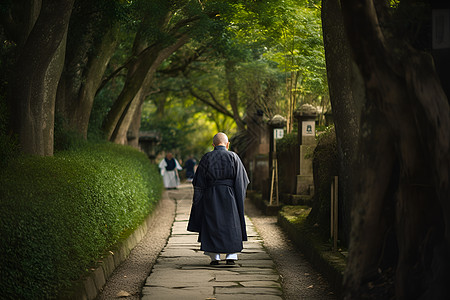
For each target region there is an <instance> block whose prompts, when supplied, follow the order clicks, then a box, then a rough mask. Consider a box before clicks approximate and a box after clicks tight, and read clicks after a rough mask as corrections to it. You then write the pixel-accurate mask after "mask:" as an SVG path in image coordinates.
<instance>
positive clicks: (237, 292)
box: [215, 287, 282, 298]
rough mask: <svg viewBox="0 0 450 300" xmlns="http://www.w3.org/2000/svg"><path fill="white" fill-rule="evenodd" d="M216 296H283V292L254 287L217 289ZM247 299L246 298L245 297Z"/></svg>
mask: <svg viewBox="0 0 450 300" xmlns="http://www.w3.org/2000/svg"><path fill="white" fill-rule="evenodd" d="M215 294H216V295H219V294H234V295H246V294H251V295H278V296H281V294H282V292H281V290H279V289H275V288H263V287H261V288H258V287H256V288H254V287H217V288H216V289H215ZM243 298H245V297H243Z"/></svg>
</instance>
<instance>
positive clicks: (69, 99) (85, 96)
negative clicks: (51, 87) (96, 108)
mask: <svg viewBox="0 0 450 300" xmlns="http://www.w3.org/2000/svg"><path fill="white" fill-rule="evenodd" d="M80 13H83V12H80ZM92 19H93V18H92ZM82 25H83V26H84V27H83V30H81V29H76V33H81V36H80V35H76V34H74V35H72V36H70V37H69V38H71V43H70V45H71V49H68V51H70V52H69V53H68V54H67V56H66V64H65V69H64V71H63V76H61V80H60V82H59V86H58V94H57V102H56V110H57V112H58V113H60V114H61V115H62V116H63V118H64V121H65V126H66V127H67V129H69V130H71V131H74V132H78V133H79V134H80V135H81V136H82V137H84V138H85V139H86V138H87V130H88V125H89V117H90V114H91V110H92V105H93V102H94V97H95V94H96V92H97V89H98V87H99V85H100V83H101V80H102V76H103V75H104V72H105V70H106V67H107V65H108V62H109V60H110V59H111V57H112V55H113V54H114V50H115V48H116V45H117V43H118V38H117V36H118V26H113V27H111V28H109V29H106V30H107V31H106V33H104V34H102V35H101V36H100V37H99V36H98V34H96V32H95V30H97V29H96V28H95V27H96V26H98V25H99V22H97V21H96V20H95V19H93V20H92V22H91V23H89V24H82ZM81 62H83V63H81Z"/></svg>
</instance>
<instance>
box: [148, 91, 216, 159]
mask: <svg viewBox="0 0 450 300" xmlns="http://www.w3.org/2000/svg"><path fill="white" fill-rule="evenodd" d="M167 99H169V100H168V103H167V104H166V106H167V110H166V112H165V115H164V117H160V116H157V115H156V111H155V107H154V105H153V103H151V102H148V103H146V104H145V105H144V109H143V113H142V119H141V130H142V131H156V132H158V133H159V135H160V137H161V140H160V142H159V143H158V145H157V148H156V153H157V154H158V153H161V152H164V151H171V152H172V153H174V154H175V155H176V156H177V157H178V158H183V159H184V158H187V157H189V156H190V155H194V156H195V157H197V158H199V157H201V156H202V155H203V154H204V153H205V152H207V151H208V150H210V145H211V142H212V137H213V135H214V134H215V133H217V129H216V128H215V127H214V126H213V124H212V122H211V121H210V120H209V119H208V113H207V112H205V110H203V111H202V110H201V109H199V108H198V107H196V106H195V104H194V102H193V101H184V102H183V101H180V100H181V99H178V98H176V97H170V96H169V97H167Z"/></svg>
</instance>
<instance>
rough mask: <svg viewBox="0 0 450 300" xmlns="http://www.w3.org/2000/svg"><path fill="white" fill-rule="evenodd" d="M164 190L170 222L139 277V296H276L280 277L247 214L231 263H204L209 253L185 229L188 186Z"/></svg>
mask: <svg viewBox="0 0 450 300" xmlns="http://www.w3.org/2000/svg"><path fill="white" fill-rule="evenodd" d="M168 193H169V197H171V198H174V199H175V200H176V203H177V209H176V217H175V222H174V223H173V226H172V233H171V235H170V237H169V240H168V242H167V245H166V246H165V248H164V249H163V251H162V252H161V254H160V256H159V257H158V259H157V261H156V263H155V265H154V266H153V269H152V272H151V273H150V276H149V277H148V278H147V280H146V282H145V285H144V287H143V289H142V298H141V299H143V300H150V299H158V300H165V299H170V300H172V299H183V300H189V299H195V300H198V299H210V300H212V299H217V300H228V299H230V300H231V299H233V300H234V299H246V300H253V299H254V300H256V299H257V300H281V299H282V291H281V286H280V277H279V275H278V273H277V271H276V269H275V265H274V263H273V261H272V260H271V258H270V256H269V255H268V254H267V253H266V251H265V250H264V248H263V247H262V240H261V238H260V237H259V235H258V233H257V232H256V231H255V229H254V226H253V224H252V222H251V220H250V219H248V218H246V222H247V233H248V237H249V238H248V241H247V242H244V250H243V252H242V253H241V254H240V255H239V260H238V261H237V264H236V265H235V266H227V265H225V264H224V262H221V263H222V264H221V265H219V266H214V267H213V266H209V261H210V259H209V257H207V256H205V255H204V254H203V252H202V251H200V250H199V249H200V244H199V243H198V242H197V234H196V233H191V232H188V231H187V230H186V227H187V222H188V219H189V212H190V207H191V203H192V193H193V189H192V186H191V185H182V186H180V188H179V189H178V190H170V191H168Z"/></svg>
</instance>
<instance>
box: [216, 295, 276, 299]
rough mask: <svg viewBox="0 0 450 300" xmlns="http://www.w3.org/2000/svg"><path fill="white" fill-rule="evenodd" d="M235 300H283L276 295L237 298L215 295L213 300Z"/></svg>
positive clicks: (234, 296)
mask: <svg viewBox="0 0 450 300" xmlns="http://www.w3.org/2000/svg"><path fill="white" fill-rule="evenodd" d="M237 299H244V300H283V298H281V296H277V295H245V296H241V297H239V298H237V297H236V295H229V294H220V295H215V300H237Z"/></svg>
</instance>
